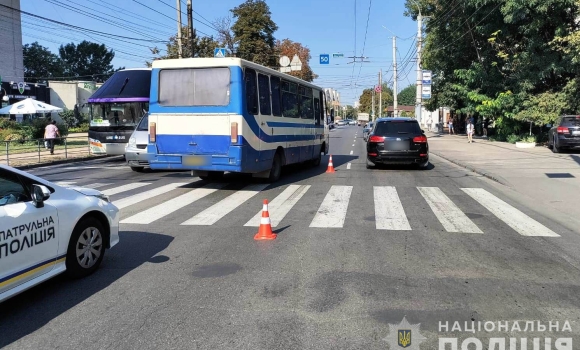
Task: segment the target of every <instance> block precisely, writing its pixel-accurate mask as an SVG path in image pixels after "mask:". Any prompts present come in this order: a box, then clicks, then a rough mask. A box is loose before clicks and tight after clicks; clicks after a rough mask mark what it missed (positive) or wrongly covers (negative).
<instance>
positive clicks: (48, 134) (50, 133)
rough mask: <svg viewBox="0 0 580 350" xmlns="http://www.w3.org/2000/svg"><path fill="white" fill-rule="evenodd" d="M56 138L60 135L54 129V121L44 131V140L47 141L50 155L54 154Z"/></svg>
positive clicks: (56, 129)
mask: <svg viewBox="0 0 580 350" xmlns="http://www.w3.org/2000/svg"><path fill="white" fill-rule="evenodd" d="M57 137H60V133H59V132H58V128H57V127H56V120H53V121H51V122H50V124H48V125H47V126H46V128H45V129H44V138H45V139H46V140H47V141H48V146H49V148H50V154H54V141H55V139H56V138H57Z"/></svg>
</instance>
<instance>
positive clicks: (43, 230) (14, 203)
mask: <svg viewBox="0 0 580 350" xmlns="http://www.w3.org/2000/svg"><path fill="white" fill-rule="evenodd" d="M21 180H23V179H22V178H21V177H19V176H18V175H16V174H15V173H12V172H10V171H8V170H5V169H0V294H1V293H3V292H5V291H7V290H9V289H11V288H14V287H16V286H18V285H20V284H22V283H26V282H28V281H30V280H32V279H34V278H36V277H38V276H40V275H42V274H45V273H47V272H49V271H50V270H52V268H53V267H54V265H55V260H56V254H57V251H58V215H57V210H56V208H55V207H53V206H51V205H50V204H48V203H46V202H45V203H44V206H43V207H42V208H36V207H35V206H34V204H33V203H32V201H31V198H30V190H29V189H27V185H26V184H24V183H23V182H22V181H21Z"/></svg>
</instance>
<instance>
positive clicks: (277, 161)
mask: <svg viewBox="0 0 580 350" xmlns="http://www.w3.org/2000/svg"><path fill="white" fill-rule="evenodd" d="M280 174H282V157H281V156H280V153H276V155H274V160H273V161H272V168H271V169H270V176H269V177H268V182H276V181H278V179H280Z"/></svg>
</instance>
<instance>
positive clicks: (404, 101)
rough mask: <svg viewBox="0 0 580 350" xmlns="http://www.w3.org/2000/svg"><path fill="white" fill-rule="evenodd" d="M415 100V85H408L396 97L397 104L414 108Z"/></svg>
mask: <svg viewBox="0 0 580 350" xmlns="http://www.w3.org/2000/svg"><path fill="white" fill-rule="evenodd" d="M416 100H417V85H409V86H407V87H406V88H404V89H403V90H401V92H399V94H398V95H397V103H398V104H400V105H403V106H414V105H415V101H416Z"/></svg>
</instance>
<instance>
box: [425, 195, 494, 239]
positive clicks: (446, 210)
mask: <svg viewBox="0 0 580 350" xmlns="http://www.w3.org/2000/svg"><path fill="white" fill-rule="evenodd" d="M417 189H418V190H419V192H420V193H421V195H422V196H423V198H425V200H426V201H427V203H428V204H429V206H430V207H431V210H432V211H433V213H434V214H435V216H436V217H437V219H439V222H440V223H441V225H443V227H444V228H445V230H447V232H465V233H483V232H481V230H480V229H479V228H478V227H477V226H476V225H475V224H474V223H473V222H472V221H471V220H470V219H469V218H468V217H467V215H465V214H464V213H463V212H462V211H461V210H460V209H459V208H458V207H457V206H456V205H455V203H453V202H452V201H451V199H449V197H447V196H446V195H445V193H443V191H441V189H439V188H438V187H417Z"/></svg>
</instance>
